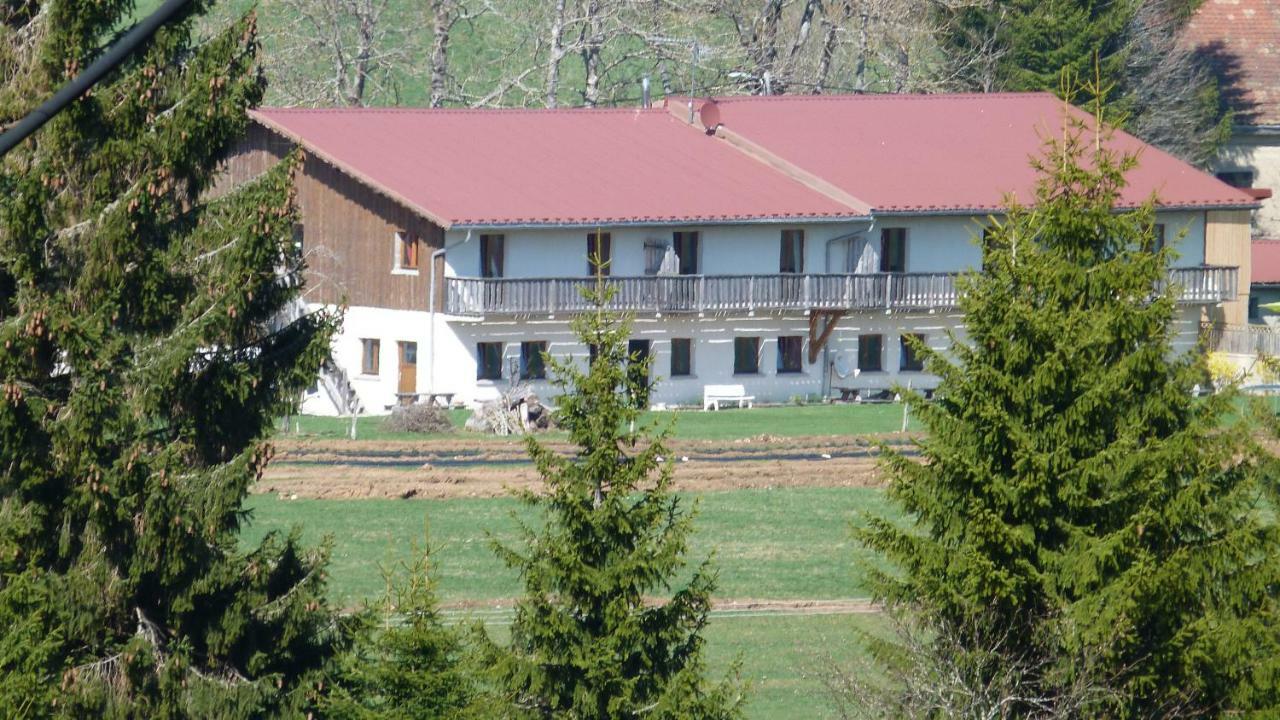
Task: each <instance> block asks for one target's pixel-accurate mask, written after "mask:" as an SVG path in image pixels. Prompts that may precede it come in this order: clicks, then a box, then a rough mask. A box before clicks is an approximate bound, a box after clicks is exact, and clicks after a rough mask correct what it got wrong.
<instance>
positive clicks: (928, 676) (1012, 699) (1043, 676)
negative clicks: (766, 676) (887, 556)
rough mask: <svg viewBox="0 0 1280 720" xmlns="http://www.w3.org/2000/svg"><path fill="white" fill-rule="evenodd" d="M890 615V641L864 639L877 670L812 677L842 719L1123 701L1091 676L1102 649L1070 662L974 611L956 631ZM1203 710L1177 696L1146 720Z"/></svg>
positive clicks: (1057, 714)
mask: <svg viewBox="0 0 1280 720" xmlns="http://www.w3.org/2000/svg"><path fill="white" fill-rule="evenodd" d="M887 614H888V617H889V619H890V624H891V626H892V629H893V639H892V640H889V641H884V640H872V639H867V640H866V644H867V645H868V646H870V649H871V650H872V654H875V655H879V656H881V657H880V659H881V660H882V661H886V662H884V664H876V665H871V663H870V662H869V661H863V662H861V663H859V664H857V665H855V666H847V665H842V664H840V663H838V662H836V661H834V660H831V659H830V658H828V659H826V660H825V661H823V664H822V665H821V666H820V667H813V668H812V669H811V670H810V672H811V673H812V674H813V675H814V676H816V677H817V678H818V679H819V680H820V681H821V682H822V684H823V685H824V686H825V688H826V690H827V695H828V697H829V699H830V700H831V702H832V704H833V705H834V707H835V708H836V711H837V713H838V716H839V717H840V718H842V719H843V720H853V719H854V718H867V719H871V718H875V719H876V720H883V719H886V718H892V719H896V720H933V719H934V718H963V719H969V720H1011V719H1012V718H1018V719H1019V720H1081V719H1083V718H1091V717H1104V716H1110V711H1112V710H1114V709H1115V708H1116V706H1117V704H1118V703H1120V702H1121V701H1122V700H1123V698H1122V697H1121V694H1120V692H1119V691H1118V690H1117V689H1116V688H1117V687H1119V685H1118V683H1117V682H1116V680H1117V678H1114V677H1106V676H1104V675H1103V674H1102V673H1100V672H1099V671H1098V670H1097V668H1098V666H1099V664H1100V663H1098V662H1096V661H1097V659H1098V658H1099V657H1100V655H1099V653H1100V652H1101V649H1099V648H1091V649H1089V650H1087V651H1084V652H1080V653H1076V654H1075V655H1074V656H1069V655H1067V654H1065V653H1064V651H1063V650H1062V648H1061V644H1060V643H1059V642H1058V640H1057V639H1052V638H1045V639H1044V640H1045V648H1046V649H1044V650H1038V651H1037V650H1027V649H1026V648H1027V647H1028V644H1027V643H1026V642H1025V639H1024V638H1015V637H1012V635H1011V632H1012V631H1011V629H1009V628H1002V627H999V626H996V625H995V624H994V623H993V622H992V621H991V618H989V617H986V616H984V615H981V614H980V615H979V616H977V617H975V618H972V619H970V620H969V621H967V622H965V623H963V625H950V624H939V623H938V622H931V621H928V620H926V619H925V617H924V615H922V614H921V612H920V611H919V609H916V608H904V607H896V608H891V609H890V610H889V611H888V613H887ZM1064 630H1065V629H1064ZM886 666H887V667H888V670H889V671H888V672H887V673H886V672H885V667H886ZM1203 712H1204V708H1202V707H1197V706H1195V704H1194V703H1193V702H1191V699H1190V698H1183V699H1182V700H1180V701H1179V702H1178V703H1176V704H1173V705H1171V706H1169V707H1164V708H1160V709H1159V710H1158V711H1157V712H1156V713H1155V714H1152V715H1150V716H1148V717H1147V718H1146V720H1179V719H1180V718H1193V717H1202V716H1203V715H1202V714H1203Z"/></svg>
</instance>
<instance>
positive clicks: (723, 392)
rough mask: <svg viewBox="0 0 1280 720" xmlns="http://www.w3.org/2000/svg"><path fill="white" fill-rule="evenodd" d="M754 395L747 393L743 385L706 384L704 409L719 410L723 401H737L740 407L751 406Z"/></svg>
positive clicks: (704, 388) (703, 397) (703, 390)
mask: <svg viewBox="0 0 1280 720" xmlns="http://www.w3.org/2000/svg"><path fill="white" fill-rule="evenodd" d="M755 399H756V398H755V396H754V395H748V394H747V388H746V387H744V386H742V385H704V386H702V409H703V410H704V411H706V410H719V409H720V403H722V402H736V403H738V407H742V406H744V405H745V406H746V407H751V401H752V400H755Z"/></svg>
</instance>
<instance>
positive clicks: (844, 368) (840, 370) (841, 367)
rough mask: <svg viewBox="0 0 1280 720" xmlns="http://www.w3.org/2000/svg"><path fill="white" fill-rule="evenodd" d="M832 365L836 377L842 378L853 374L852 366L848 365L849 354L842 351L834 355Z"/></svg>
mask: <svg viewBox="0 0 1280 720" xmlns="http://www.w3.org/2000/svg"><path fill="white" fill-rule="evenodd" d="M832 366H833V367H834V368H835V371H836V377H838V378H840V379H842V380H843V379H844V378H847V377H849V376H850V375H852V374H853V368H852V367H851V366H850V365H849V356H848V355H845V354H844V353H840V354H838V355H836V359H835V362H833V363H832Z"/></svg>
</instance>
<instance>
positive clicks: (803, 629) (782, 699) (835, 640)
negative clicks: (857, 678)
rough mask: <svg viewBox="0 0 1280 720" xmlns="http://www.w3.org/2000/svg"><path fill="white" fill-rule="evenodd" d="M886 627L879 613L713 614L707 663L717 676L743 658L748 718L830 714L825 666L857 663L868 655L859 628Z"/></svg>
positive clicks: (814, 719)
mask: <svg viewBox="0 0 1280 720" xmlns="http://www.w3.org/2000/svg"><path fill="white" fill-rule="evenodd" d="M886 629H887V625H886V623H885V622H884V619H883V618H882V617H880V616H879V615H791V616H762V617H750V618H743V617H717V618H713V619H712V620H711V622H710V623H708V624H707V634H706V638H707V665H708V668H709V669H710V671H711V673H710V676H711V677H712V678H717V679H718V678H720V677H722V676H723V675H724V673H725V672H727V670H728V669H729V667H730V666H731V664H732V663H733V662H734V661H737V662H739V663H741V672H742V678H743V679H744V680H746V681H747V683H748V692H749V695H748V697H747V707H746V716H747V717H748V718H750V720H795V719H797V718H805V719H806V720H811V719H812V720H817V719H819V718H833V717H835V709H834V708H833V707H832V703H831V700H830V698H829V697H828V695H827V692H826V689H825V687H824V685H823V683H822V671H823V669H824V668H826V667H828V666H830V665H831V664H833V663H834V664H836V665H837V666H839V667H843V668H846V669H849V670H856V669H860V668H861V667H862V665H861V663H862V662H863V661H865V657H866V656H865V653H864V651H863V650H862V646H861V645H860V644H859V643H858V642H857V635H856V633H857V631H859V630H861V631H863V632H868V633H877V634H882V633H884V632H885V631H886Z"/></svg>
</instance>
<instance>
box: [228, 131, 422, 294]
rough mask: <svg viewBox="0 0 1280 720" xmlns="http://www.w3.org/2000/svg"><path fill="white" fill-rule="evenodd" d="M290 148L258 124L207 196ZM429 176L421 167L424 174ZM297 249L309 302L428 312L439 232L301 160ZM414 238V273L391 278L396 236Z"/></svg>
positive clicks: (310, 159) (320, 164)
mask: <svg viewBox="0 0 1280 720" xmlns="http://www.w3.org/2000/svg"><path fill="white" fill-rule="evenodd" d="M292 147H293V143H292V142H291V141H289V140H288V139H286V138H284V137H281V136H280V135H279V134H277V133H275V132H273V131H271V130H268V129H267V128H264V127H262V126H261V125H258V124H256V123H255V124H253V125H252V126H251V128H250V131H249V133H248V135H247V136H246V137H245V139H244V140H243V141H242V142H241V143H240V144H239V145H238V146H237V147H236V149H235V150H234V151H233V152H232V153H231V154H230V156H229V157H228V158H227V160H226V161H225V164H224V172H223V175H222V177H221V178H219V180H218V182H217V183H216V184H215V186H214V189H213V191H212V194H214V195H216V194H220V193H223V192H226V190H227V188H228V187H233V186H235V185H238V184H240V183H244V182H247V181H249V180H252V179H253V178H255V177H257V176H258V175H260V174H262V173H263V172H265V171H266V170H267V169H268V168H269V167H271V166H272V165H273V164H275V163H276V162H279V161H280V159H281V158H283V157H284V156H285V155H286V154H287V153H288V152H289V151H290V150H291V149H292ZM427 171H429V170H428V169H427V168H424V172H427ZM297 192H298V195H297V197H298V207H299V211H300V213H301V216H302V243H303V248H304V252H305V253H306V258H307V271H306V274H305V279H306V283H307V289H306V299H307V301H308V302H322V303H330V304H338V303H344V302H345V303H346V304H348V305H355V306H367V307H383V308H393V309H396V310H428V309H430V308H429V307H428V300H429V298H428V294H429V293H430V282H431V280H430V277H431V276H430V273H429V268H430V266H431V253H432V252H433V251H435V250H438V249H439V248H441V247H443V243H444V231H443V230H441V229H440V228H439V227H437V226H436V225H435V224H433V223H431V222H430V221H428V220H426V219H425V218H423V217H422V216H420V215H418V214H417V213H415V212H413V211H411V210H409V209H408V208H406V207H404V206H403V205H401V204H400V203H398V202H396V201H394V200H392V199H390V198H388V197H386V196H385V195H382V194H380V193H378V192H377V191H376V190H374V189H372V188H370V187H368V186H367V185H365V184H363V183H361V182H359V181H357V180H354V179H352V178H351V177H350V176H348V175H347V174H345V173H343V172H342V171H341V170H339V169H337V168H335V167H333V166H332V165H330V164H328V163H326V162H324V161H322V160H320V159H319V158H317V157H314V156H311V155H306V156H304V160H303V171H302V173H301V174H300V175H299V177H298V179H297ZM401 230H406V231H408V232H410V233H412V234H413V235H415V236H416V237H417V238H418V239H419V241H420V243H421V245H420V246H419V248H418V266H419V268H420V270H419V272H418V274H416V275H415V274H412V273H405V272H399V273H396V272H392V270H393V268H394V265H395V257H396V246H395V234H396V232H397V231H401ZM437 266H438V267H437V272H438V279H437V287H438V290H437V296H438V297H441V301H442V300H443V297H442V295H443V286H444V277H443V275H444V273H443V263H437Z"/></svg>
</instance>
